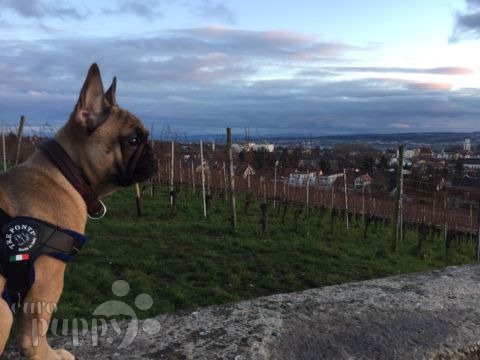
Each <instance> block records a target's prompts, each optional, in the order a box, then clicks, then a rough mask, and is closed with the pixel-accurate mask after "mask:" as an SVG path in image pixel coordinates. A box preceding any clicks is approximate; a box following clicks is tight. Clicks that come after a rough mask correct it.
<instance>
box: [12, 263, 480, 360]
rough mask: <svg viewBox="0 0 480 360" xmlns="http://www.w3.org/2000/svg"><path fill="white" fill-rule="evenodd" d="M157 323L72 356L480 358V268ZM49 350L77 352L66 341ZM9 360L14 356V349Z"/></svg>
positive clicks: (267, 300) (278, 298)
mask: <svg viewBox="0 0 480 360" xmlns="http://www.w3.org/2000/svg"><path fill="white" fill-rule="evenodd" d="M155 319H156V320H158V321H159V323H160V324H161V330H160V332H159V333H157V334H156V335H146V334H145V333H144V332H140V333H139V335H138V336H137V337H136V338H135V340H134V341H133V343H132V344H130V345H129V346H128V347H127V348H125V349H115V347H113V346H112V345H109V344H108V342H107V341H106V340H103V338H102V339H100V344H99V345H98V346H93V345H92V342H91V341H88V340H86V341H85V342H83V343H82V344H81V345H80V346H78V347H74V348H73V350H72V351H73V352H74V353H75V354H76V355H77V356H78V358H79V359H114V358H115V359H219V358H220V359H234V360H247V359H248V360H249V359H258V360H260V359H275V360H277V359H278V360H282V359H285V360H287V359H288V360H290V359H291V360H299V359H409V360H410V359H436V360H443V359H480V266H479V265H469V266H462V267H449V268H445V269H442V270H435V271H430V272H426V273H419V274H409V275H400V276H395V277H390V278H384V279H377V280H370V281H363V282H357V283H350V284H344V285H337V286H330V287H325V288H319V289H313V290H308V291H304V292H299V293H290V294H280V295H274V296H269V297H263V298H258V299H254V300H251V301H243V302H239V303H235V304H229V305H224V306H212V307H208V308H202V309H198V310H196V311H193V312H190V313H184V314H173V315H162V316H158V317H156V318H155ZM142 325H143V324H140V326H142ZM86 338H87V339H88V336H87V337H86ZM51 342H52V343H53V344H54V345H55V346H57V347H58V346H64V347H66V348H68V349H72V341H71V339H70V338H67V337H65V338H62V337H55V338H52V341H51ZM114 344H116V343H115V342H114ZM5 358H6V359H16V358H17V356H16V355H15V354H14V352H12V351H9V352H7V354H6V357H5Z"/></svg>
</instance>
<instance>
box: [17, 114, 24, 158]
mask: <svg viewBox="0 0 480 360" xmlns="http://www.w3.org/2000/svg"><path fill="white" fill-rule="evenodd" d="M24 125H25V116H23V115H22V116H20V124H19V125H18V134H17V156H16V158H15V165H18V163H19V161H20V150H21V148H22V137H23V126H24Z"/></svg>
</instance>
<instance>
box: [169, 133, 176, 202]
mask: <svg viewBox="0 0 480 360" xmlns="http://www.w3.org/2000/svg"><path fill="white" fill-rule="evenodd" d="M174 157H175V143H174V142H173V141H172V153H171V157H170V207H173V191H174V189H173V175H174V171H173V169H174V167H175V165H174V164H175V163H174Z"/></svg>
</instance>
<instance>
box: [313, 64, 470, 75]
mask: <svg viewBox="0 0 480 360" xmlns="http://www.w3.org/2000/svg"><path fill="white" fill-rule="evenodd" d="M325 70H327V71H335V72H342V73H344V72H356V73H364V72H368V73H397V74H434V75H471V74H473V73H475V71H474V70H473V69H470V68H466V67H437V68H402V67H362V66H354V67H346V66H345V67H324V68H322V71H325Z"/></svg>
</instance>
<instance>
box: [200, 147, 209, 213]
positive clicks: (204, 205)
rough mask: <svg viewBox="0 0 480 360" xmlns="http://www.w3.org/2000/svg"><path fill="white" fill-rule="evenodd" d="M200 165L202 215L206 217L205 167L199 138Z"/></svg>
mask: <svg viewBox="0 0 480 360" xmlns="http://www.w3.org/2000/svg"><path fill="white" fill-rule="evenodd" d="M200 166H201V171H202V202H203V217H204V218H207V202H206V198H205V167H204V165H203V143H202V140H200Z"/></svg>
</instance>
